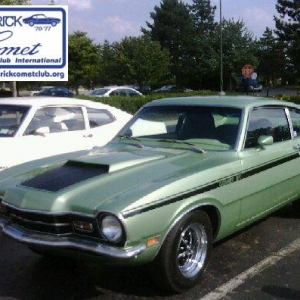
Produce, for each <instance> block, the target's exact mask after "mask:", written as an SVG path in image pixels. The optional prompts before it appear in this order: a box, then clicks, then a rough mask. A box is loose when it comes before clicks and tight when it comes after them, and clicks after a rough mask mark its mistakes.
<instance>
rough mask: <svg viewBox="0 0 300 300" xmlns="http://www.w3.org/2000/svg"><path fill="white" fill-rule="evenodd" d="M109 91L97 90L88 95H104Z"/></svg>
mask: <svg viewBox="0 0 300 300" xmlns="http://www.w3.org/2000/svg"><path fill="white" fill-rule="evenodd" d="M108 91H109V89H97V90H93V91H91V92H90V95H104V94H105V93H106V92H108Z"/></svg>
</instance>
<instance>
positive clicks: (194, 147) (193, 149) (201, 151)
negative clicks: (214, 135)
mask: <svg viewBox="0 0 300 300" xmlns="http://www.w3.org/2000/svg"><path fill="white" fill-rule="evenodd" d="M158 142H163V143H176V144H181V145H188V146H190V147H189V149H190V150H192V151H195V152H198V153H206V152H205V150H204V149H199V148H197V147H196V146H195V145H194V144H192V143H189V142H186V141H180V140H172V139H161V140H158Z"/></svg>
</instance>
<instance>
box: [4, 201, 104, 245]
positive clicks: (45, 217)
mask: <svg viewBox="0 0 300 300" xmlns="http://www.w3.org/2000/svg"><path fill="white" fill-rule="evenodd" d="M1 207H2V209H1V211H2V212H1V214H2V215H5V216H6V217H8V218H9V219H10V222H11V223H12V224H13V225H17V226H19V227H21V228H23V229H26V230H30V231H36V232H40V233H46V234H55V235H64V236H68V235H73V234H78V232H76V231H75V230H74V228H73V225H72V224H73V222H74V221H85V222H89V223H92V224H93V228H94V230H93V232H85V233H84V235H85V236H89V237H95V238H100V239H102V238H101V235H100V232H99V230H98V226H97V219H96V218H93V217H88V216H81V215H77V214H71V213H57V214H51V213H43V212H35V211H28V210H22V209H19V208H16V207H13V206H10V205H7V204H6V203H1ZM81 234H82V233H81Z"/></svg>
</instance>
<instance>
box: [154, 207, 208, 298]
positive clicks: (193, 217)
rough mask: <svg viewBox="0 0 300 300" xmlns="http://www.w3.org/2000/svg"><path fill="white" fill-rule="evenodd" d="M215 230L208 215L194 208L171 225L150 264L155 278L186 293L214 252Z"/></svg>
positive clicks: (166, 287)
mask: <svg viewBox="0 0 300 300" xmlns="http://www.w3.org/2000/svg"><path fill="white" fill-rule="evenodd" d="M212 242H213V229H212V226H211V222H210V219H209V217H208V215H207V214H206V213H205V212H203V211H192V212H189V213H187V214H186V215H184V216H183V217H182V218H181V219H180V220H178V222H177V223H176V224H175V226H174V227H172V230H171V231H170V232H169V233H168V235H167V237H166V238H165V241H164V243H163V245H162V247H161V249H160V251H159V253H158V255H157V256H156V258H155V260H154V261H153V262H152V263H151V265H150V272H151V275H152V279H153V281H154V282H155V283H156V284H157V285H158V286H160V287H162V288H163V289H166V290H169V291H172V292H176V293H178V292H183V291H186V290H187V289H189V288H191V287H192V286H194V285H195V284H197V283H198V282H199V281H200V278H201V276H202V275H203V273H204V271H205V269H206V267H207V265H208V262H209V259H210V255H211V251H212Z"/></svg>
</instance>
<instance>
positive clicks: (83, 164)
mask: <svg viewBox="0 0 300 300" xmlns="http://www.w3.org/2000/svg"><path fill="white" fill-rule="evenodd" d="M163 157H164V156H163V155H153V154H152V155H149V154H148V155H139V154H134V153H127V152H115V153H106V154H102V155H97V156H84V157H81V159H75V160H69V161H68V162H67V163H65V164H64V165H62V166H60V167H58V168H55V169H52V170H50V171H46V172H45V173H42V174H40V175H37V176H35V177H33V178H30V179H28V180H26V181H24V182H22V184H21V185H22V186H26V187H30V188H35V189H39V190H45V191H49V192H58V191H60V190H62V189H64V188H67V187H69V186H71V185H74V184H76V183H80V182H82V181H84V180H87V179H91V178H93V177H96V176H100V175H102V174H106V173H110V172H113V171H117V170H121V169H124V168H127V167H132V166H135V165H139V164H142V163H145V162H149V161H152V160H156V159H160V158H163Z"/></svg>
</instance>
